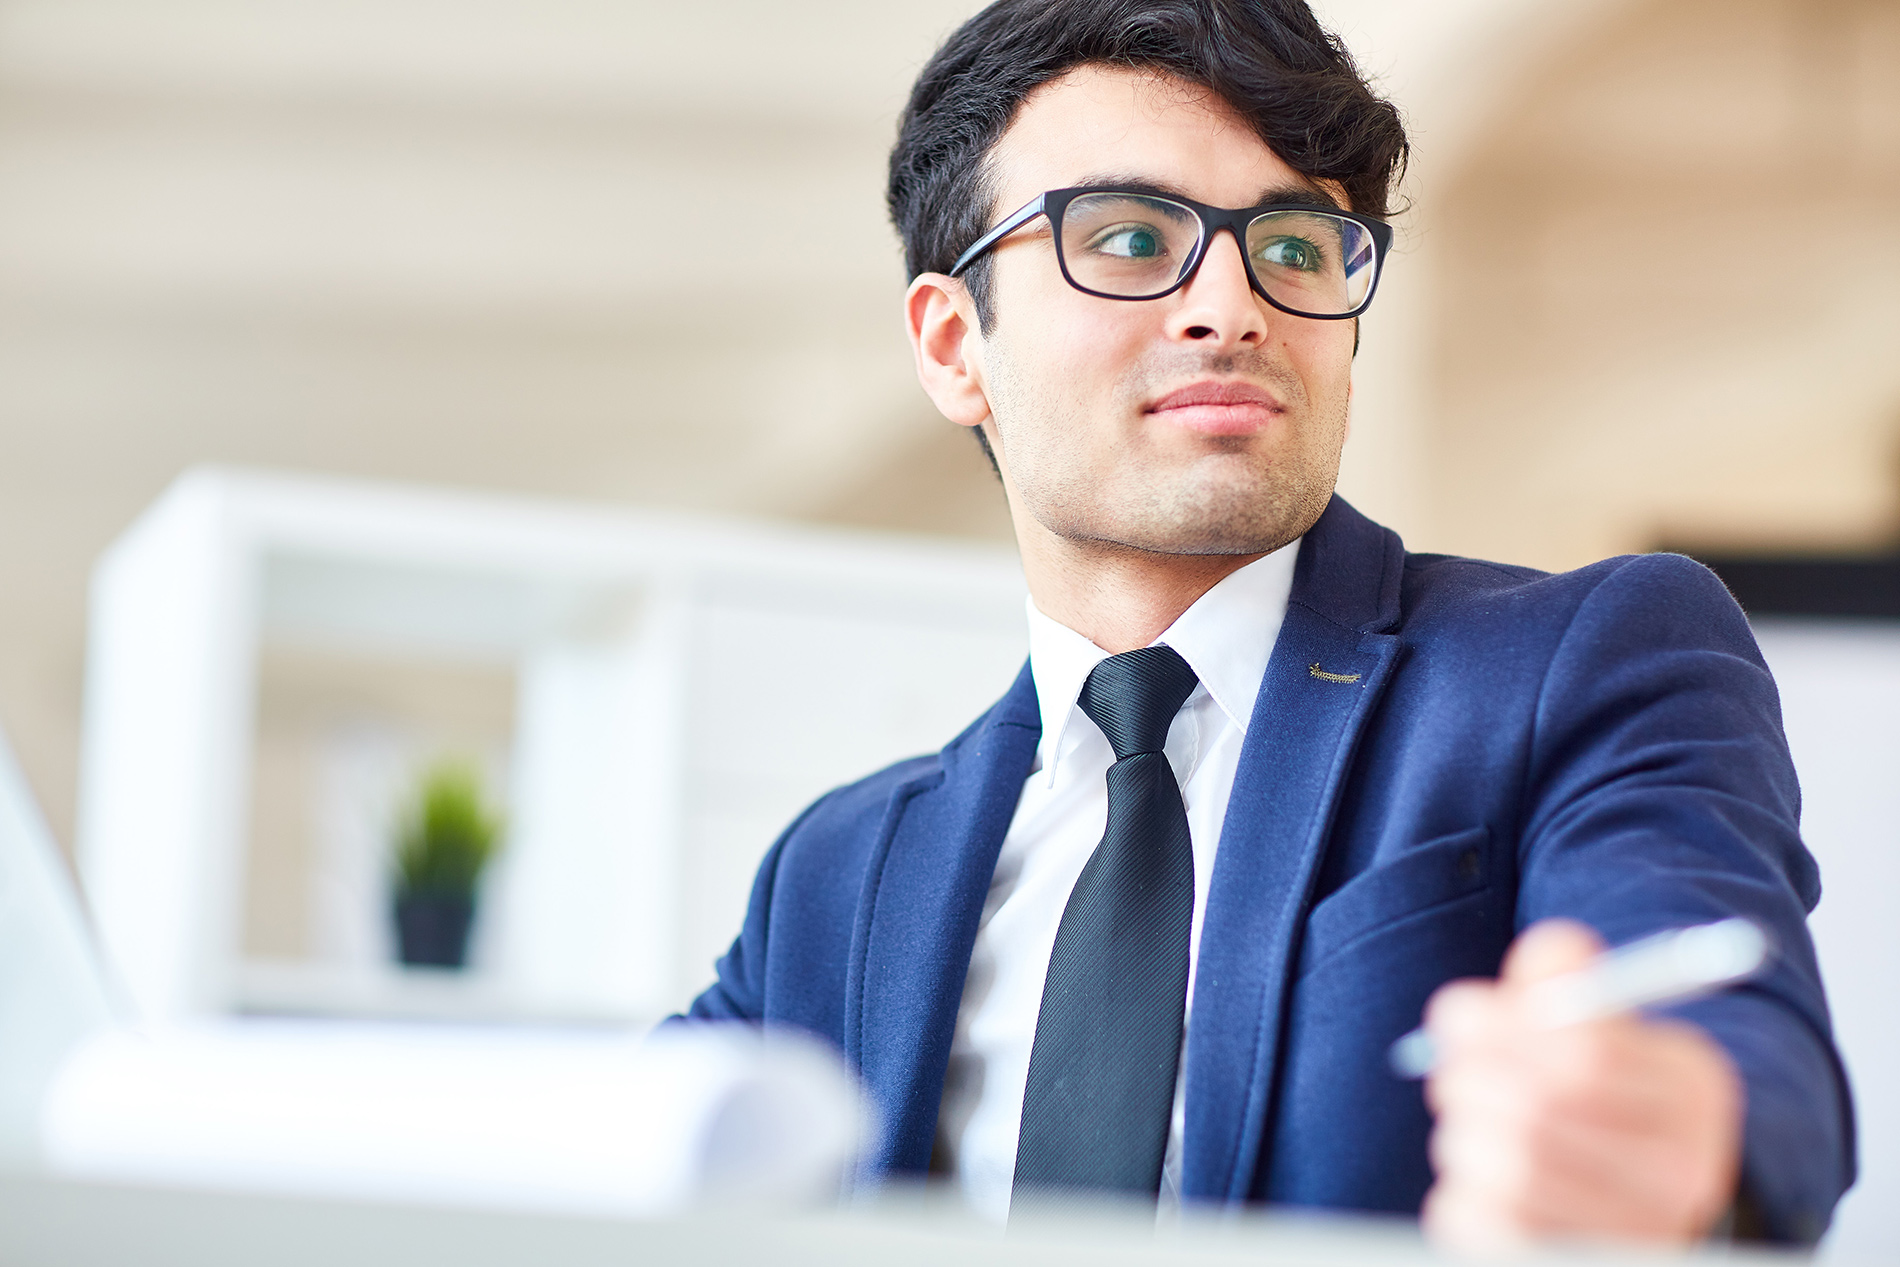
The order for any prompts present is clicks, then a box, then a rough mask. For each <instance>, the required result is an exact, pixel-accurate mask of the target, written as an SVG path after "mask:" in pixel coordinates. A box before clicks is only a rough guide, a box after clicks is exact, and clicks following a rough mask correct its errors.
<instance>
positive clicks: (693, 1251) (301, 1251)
mask: <svg viewBox="0 0 1900 1267" xmlns="http://www.w3.org/2000/svg"><path fill="white" fill-rule="evenodd" d="M945 1196H947V1194H941V1195H940V1194H930V1193H922V1194H908V1195H907V1196H906V1197H904V1198H902V1199H899V1200H893V1201H883V1202H879V1203H877V1204H875V1205H872V1206H868V1207H866V1206H858V1207H854V1208H853V1209H851V1210H850V1211H848V1212H835V1211H828V1212H823V1213H805V1214H779V1215H773V1216H766V1217H743V1218H742V1217H733V1216H732V1215H731V1214H730V1213H728V1212H726V1211H709V1212H703V1213H694V1214H689V1215H685V1216H681V1217H676V1218H664V1219H645V1220H633V1219H623V1218H576V1217H557V1216H549V1215H539V1214H537V1215H529V1214H522V1213H516V1212H500V1211H476V1210H441V1209H435V1210H431V1209H422V1208H417V1207H414V1206H399V1205H389V1204H368V1203H353V1202H340V1201H329V1200H323V1201H318V1200H309V1199H289V1198H283V1197H267V1196H249V1197H244V1198H237V1197H233V1196H229V1195H224V1194H214V1193H205V1192H179V1191H172V1192H165V1191H155V1190H152V1189H147V1188H131V1187H121V1186H117V1185H110V1186H108V1185H97V1184H85V1183H71V1182H46V1181H21V1180H17V1179H6V1178H0V1227H4V1228H5V1233H4V1242H5V1245H6V1251H7V1253H6V1259H7V1263H8V1267H120V1265H121V1264H125V1263H136V1264H138V1265H139V1267H256V1265H257V1264H263V1263H268V1264H270V1265H271V1267H336V1265H337V1264H349V1267H436V1265H438V1264H440V1265H441V1267H513V1265H516V1264H519V1265H521V1267H542V1265H543V1264H559V1265H560V1267H628V1265H630V1264H640V1267H659V1265H661V1264H674V1263H680V1264H692V1265H693V1267H699V1265H700V1264H707V1263H717V1264H727V1263H731V1264H739V1265H741V1267H755V1265H759V1264H774V1265H777V1264H785V1265H786V1267H821V1265H822V1267H858V1265H859V1264H862V1265H864V1267H891V1265H892V1264H902V1265H903V1267H970V1264H973V1263H981V1264H984V1267H1066V1265H1068V1264H1088V1265H1089V1267H1137V1265H1141V1264H1162V1263H1168V1264H1177V1265H1180V1267H1190V1265H1191V1267H1243V1265H1244V1267H1271V1265H1274V1264H1281V1265H1284V1267H1295V1265H1297V1267H1321V1265H1322V1264H1323V1265H1324V1267H1384V1265H1390V1267H1428V1265H1430V1264H1434V1263H1438V1262H1441V1261H1442V1260H1441V1259H1439V1258H1437V1257H1435V1256H1434V1255H1432V1254H1430V1253H1429V1252H1428V1251H1427V1250H1426V1248H1425V1246H1424V1245H1423V1244H1422V1243H1421V1242H1420V1240H1419V1238H1418V1236H1417V1235H1416V1234H1415V1233H1412V1232H1410V1231H1409V1230H1407V1229H1405V1228H1404V1227H1402V1226H1394V1225H1392V1224H1389V1223H1385V1222H1380V1221H1373V1220H1367V1221H1359V1220H1350V1219H1334V1220H1326V1221H1317V1220H1301V1219H1298V1218H1289V1217H1271V1216H1269V1217H1264V1218H1263V1217H1260V1216H1258V1215H1248V1216H1242V1217H1237V1218H1236V1217H1226V1218H1222V1219H1219V1220H1198V1219H1193V1218H1190V1219H1187V1220H1184V1221H1183V1222H1182V1223H1181V1224H1179V1225H1177V1226H1171V1227H1165V1228H1157V1227H1156V1226H1155V1222H1154V1211H1153V1210H1148V1211H1147V1212H1146V1213H1145V1217H1144V1216H1143V1215H1141V1214H1137V1213H1133V1212H1129V1211H1126V1210H1118V1209H1114V1208H1112V1207H1111V1208H1105V1209H1103V1210H1102V1211H1100V1212H1099V1213H1096V1214H1094V1215H1093V1216H1091V1217H1087V1218H1081V1217H1072V1218H1069V1219H1066V1220H1054V1221H1050V1222H1048V1223H1046V1224H1037V1225H1035V1226H1033V1227H1027V1228H1025V1229H1024V1230H1023V1231H1021V1232H1014V1233H1011V1234H1010V1235H1009V1236H1008V1237H1004V1236H1001V1235H999V1234H998V1232H997V1231H996V1229H995V1227H994V1226H993V1225H990V1224H988V1223H981V1222H978V1221H976V1220H974V1219H972V1218H970V1217H969V1216H968V1215H967V1214H965V1213H963V1212H962V1211H961V1210H959V1209H958V1208H957V1206H956V1204H955V1203H954V1201H953V1200H946V1199H944V1197H945ZM1756 1257H1757V1256H1754V1255H1751V1256H1750V1258H1751V1259H1754V1258H1756ZM1759 1260H1760V1261H1763V1262H1779V1261H1782V1260H1781V1258H1780V1257H1778V1256H1770V1255H1760V1256H1759ZM1541 1261H1544V1262H1548V1263H1552V1264H1558V1263H1564V1262H1570V1263H1577V1264H1586V1263H1620V1262H1630V1261H1640V1262H1644V1263H1651V1264H1653V1263H1654V1262H1656V1261H1657V1260H1656V1259H1655V1257H1654V1256H1649V1257H1645V1258H1642V1259H1637V1260H1632V1259H1631V1258H1630V1257H1629V1256H1628V1255H1619V1254H1615V1253H1612V1252H1597V1253H1577V1254H1573V1255H1566V1256H1559V1255H1555V1254H1553V1255H1549V1256H1548V1257H1547V1258H1544V1259H1542V1260H1541Z"/></svg>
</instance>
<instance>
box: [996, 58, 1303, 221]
mask: <svg viewBox="0 0 1900 1267" xmlns="http://www.w3.org/2000/svg"><path fill="white" fill-rule="evenodd" d="M990 172H991V179H992V180H993V181H994V182H995V190H996V200H997V210H998V211H1008V210H1012V209H1014V208H1015V207H1017V206H1020V205H1021V204H1023V203H1025V202H1027V201H1029V200H1030V199H1031V198H1034V197H1035V196H1036V195H1037V194H1039V193H1042V192H1043V191H1044V190H1046V189H1063V188H1067V187H1069V186H1073V185H1080V184H1087V183H1090V182H1092V181H1095V180H1099V179H1101V178H1102V176H1103V175H1104V173H1108V172H1113V173H1115V175H1116V177H1117V178H1118V179H1121V178H1126V179H1140V180H1141V181H1143V182H1146V183H1151V184H1155V185H1159V186H1162V187H1167V188H1174V189H1179V190H1180V191H1182V192H1183V193H1185V194H1187V195H1189V196H1190V197H1193V198H1196V199H1198V200H1199V201H1202V202H1207V203H1212V204H1214V205H1216V206H1223V207H1246V206H1252V205H1253V204H1254V203H1256V202H1258V201H1259V200H1260V197H1261V194H1262V192H1263V191H1267V190H1281V189H1286V188H1289V187H1295V186H1304V187H1307V188H1313V187H1314V182H1313V181H1311V180H1308V179H1307V178H1306V177H1304V176H1302V175H1300V174H1299V173H1298V172H1296V171H1294V170H1293V169H1292V168H1291V167H1289V166H1288V165H1287V164H1286V163H1285V162H1284V161H1283V160H1282V159H1281V158H1280V157H1279V155H1277V154H1275V153H1274V152H1273V151H1272V150H1271V149H1269V148H1268V147H1267V144H1266V142H1265V141H1262V140H1261V139H1260V137H1259V136H1258V135H1256V134H1255V132H1254V131H1253V129H1252V128H1251V127H1249V126H1248V125H1247V121H1246V120H1245V119H1243V118H1241V117H1240V115H1239V114H1237V113H1236V112H1235V111H1234V108H1233V107H1232V106H1230V105H1228V104H1227V102H1226V101H1224V100H1222V99H1221V98H1220V97H1219V96H1218V95H1216V94H1215V93H1213V92H1210V91H1209V90H1207V89H1205V88H1203V87H1201V86H1199V85H1197V84H1192V83H1189V82H1187V81H1186V80H1182V79H1176V78H1174V77H1173V76H1171V75H1164V74H1160V73H1157V72H1154V71H1144V70H1133V69H1129V68H1126V67H1112V66H1101V65H1089V66H1081V67H1078V68H1076V69H1075V70H1072V71H1070V72H1068V73H1067V74H1065V75H1062V76H1060V77H1058V78H1056V79H1052V80H1050V81H1049V82H1048V83H1046V84H1043V85H1041V86H1040V87H1038V88H1037V89H1036V90H1035V91H1034V92H1032V93H1030V94H1029V96H1028V97H1026V98H1025V99H1024V100H1023V103H1022V105H1021V106H1020V107H1019V108H1018V109H1017V111H1016V117H1015V118H1014V119H1012V120H1011V121H1010V125H1009V127H1008V129H1007V130H1006V131H1004V133H1003V135H1002V137H1001V139H999V140H998V141H997V143H996V146H995V148H994V149H993V150H992V151H991V153H990Z"/></svg>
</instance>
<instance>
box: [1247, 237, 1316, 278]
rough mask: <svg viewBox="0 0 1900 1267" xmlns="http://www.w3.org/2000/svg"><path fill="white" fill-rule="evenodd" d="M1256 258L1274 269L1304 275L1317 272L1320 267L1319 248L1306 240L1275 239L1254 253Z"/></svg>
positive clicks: (1261, 245) (1262, 245) (1265, 243)
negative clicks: (1293, 271) (1297, 272)
mask: <svg viewBox="0 0 1900 1267" xmlns="http://www.w3.org/2000/svg"><path fill="white" fill-rule="evenodd" d="M1254 258H1255V259H1257V260H1259V261H1260V262H1261V263H1262V264H1268V265H1271V266H1272V267H1274V268H1291V269H1297V270H1299V271H1300V272H1303V273H1311V272H1316V271H1318V269H1319V266H1320V250H1319V247H1317V246H1315V245H1314V244H1313V243H1311V242H1308V241H1307V240H1306V239H1304V238H1274V239H1273V240H1272V241H1270V242H1263V243H1261V244H1260V247H1259V249H1258V250H1256V251H1255V252H1254Z"/></svg>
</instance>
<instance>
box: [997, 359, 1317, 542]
mask: <svg viewBox="0 0 1900 1267" xmlns="http://www.w3.org/2000/svg"><path fill="white" fill-rule="evenodd" d="M997 371H1000V372H997ZM1199 374H1211V375H1219V376H1229V375H1236V374H1238V375H1241V376H1244V377H1246V378H1248V379H1250V380H1252V381H1255V382H1262V383H1267V384H1270V385H1271V386H1272V387H1273V388H1274V389H1275V391H1276V392H1277V393H1278V395H1279V397H1280V399H1281V400H1282V401H1283V402H1284V403H1285V406H1286V412H1285V414H1283V415H1282V416H1281V417H1280V418H1279V419H1276V420H1275V422H1274V423H1273V425H1272V426H1271V427H1270V428H1269V429H1268V431H1267V432H1264V433H1262V434H1259V435H1254V436H1214V437H1207V438H1205V439H1203V440H1202V441H1201V442H1200V443H1201V445H1202V446H1203V451H1202V453H1201V454H1200V455H1199V456H1198V457H1195V458H1192V459H1189V460H1187V461H1185V462H1184V461H1183V459H1182V457H1181V455H1180V453H1179V452H1178V451H1176V452H1168V451H1165V450H1164V449H1162V448H1160V447H1159V446H1155V445H1152V444H1148V443H1145V442H1144V440H1145V437H1144V436H1143V435H1142V434H1141V430H1140V429H1137V430H1136V432H1135V433H1134V434H1133V435H1132V436H1128V437H1124V442H1123V443H1122V444H1121V445H1120V446H1119V447H1118V448H1117V449H1116V450H1114V451H1109V452H1106V453H1104V452H1102V451H1101V450H1093V451H1091V452H1089V453H1086V454H1082V455H1080V456H1082V457H1084V458H1089V457H1096V458H1099V461H1098V462H1097V463H1095V464H1091V463H1090V462H1089V461H1082V460H1075V458H1076V457H1077V453H1076V450H1075V449H1074V448H1072V447H1071V448H1067V449H1066V451H1065V446H1064V445H1063V444H1062V442H1061V440H1062V437H1063V436H1091V437H1093V436H1094V434H1095V432H1096V430H1097V429H1099V427H1100V425H1101V423H1100V420H1099V419H1096V418H1090V417H1087V416H1085V415H1086V413H1087V412H1089V410H1088V408H1087V406H1085V405H1084V404H1083V403H1082V402H1081V401H1079V400H1077V399H1075V398H1074V397H1071V396H1068V395H1066V394H1065V393H1063V392H1062V391H1061V390H1060V389H1059V388H1057V389H1056V390H1049V389H1047V388H1044V389H1043V390H1040V391H1039V390H1037V386H1036V385H1035V384H1033V383H1032V382H1031V381H1030V380H1029V379H1028V378H1027V377H1026V376H1024V375H1022V374H1019V373H1015V372H1013V370H1012V367H1010V366H1009V364H1008V362H1007V360H1006V359H1005V361H1004V363H1003V364H1001V365H997V364H994V363H993V364H992V377H991V387H992V394H991V408H992V411H993V413H994V416H995V419H996V424H995V425H996V435H997V443H998V446H999V448H1000V449H1001V451H1002V456H1003V460H1004V462H1005V463H1006V464H1007V465H1008V467H1009V469H1010V471H1011V474H1012V476H1013V480H1012V483H1013V484H1014V486H1015V490H1016V494H1017V496H1018V498H1019V499H1020V500H1021V502H1022V506H1023V509H1024V510H1026V511H1027V512H1028V513H1029V514H1030V515H1031V516H1032V517H1033V518H1034V519H1035V520H1036V522H1037V523H1038V524H1040V525H1041V526H1042V527H1043V528H1044V529H1046V530H1047V531H1049V532H1050V533H1053V534H1054V535H1055V536H1057V537H1060V538H1062V539H1064V540H1066V541H1068V542H1071V543H1073V544H1075V545H1078V546H1086V547H1092V548H1095V549H1100V550H1108V551H1124V550H1126V551H1138V552H1141V553H1145V554H1160V555H1252V554H1267V553H1270V552H1272V551H1274V550H1277V549H1279V548H1280V547H1281V546H1283V545H1286V544H1287V543H1288V542H1291V541H1293V540H1294V539H1295V538H1297V537H1299V536H1301V535H1302V534H1303V533H1305V532H1306V530H1307V529H1308V528H1311V527H1312V526H1313V524H1314V522H1315V521H1316V520H1318V518H1319V516H1320V513H1321V512H1322V511H1324V510H1325V509H1326V504H1327V502H1328V501H1329V500H1331V498H1332V494H1333V487H1334V485H1335V484H1336V483H1337V481H1338V477H1339V454H1340V447H1341V444H1342V443H1343V441H1344V438H1345V427H1346V400H1345V397H1344V395H1343V393H1342V394H1341V396H1340V398H1339V399H1338V401H1337V402H1333V401H1322V402H1318V403H1317V404H1316V403H1315V402H1314V401H1312V400H1311V399H1309V397H1308V393H1307V391H1306V387H1305V384H1304V383H1303V382H1301V380H1300V379H1299V377H1298V376H1297V375H1296V374H1294V373H1293V371H1292V370H1291V369H1289V368H1288V367H1286V366H1285V365H1281V364H1277V363H1275V362H1274V361H1273V360H1272V358H1271V357H1270V356H1268V355H1266V354H1264V353H1258V352H1251V351H1248V352H1239V353H1233V354H1226V355H1219V356H1206V355H1203V356H1199V357H1195V358H1191V359H1187V360H1185V361H1180V360H1177V361H1175V362H1173V363H1170V364H1168V365H1166V366H1161V365H1156V366H1147V367H1143V369H1142V370H1141V371H1140V372H1138V373H1136V374H1133V375H1131V376H1130V378H1129V380H1128V381H1127V382H1125V383H1124V384H1123V385H1122V387H1121V388H1120V389H1119V390H1118V391H1117V393H1116V400H1115V403H1114V405H1113V406H1112V408H1113V409H1114V410H1115V416H1117V417H1124V418H1125V417H1130V416H1136V414H1137V411H1138V409H1139V402H1141V401H1144V400H1148V399H1152V398H1153V395H1154V385H1155V384H1158V383H1165V382H1180V381H1182V380H1183V379H1184V378H1188V377H1193V376H1196V375H1199ZM1270 440H1271V441H1272V442H1273V443H1271V444H1269V443H1268V441H1270Z"/></svg>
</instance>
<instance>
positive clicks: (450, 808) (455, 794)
mask: <svg viewBox="0 0 1900 1267" xmlns="http://www.w3.org/2000/svg"><path fill="white" fill-rule="evenodd" d="M500 835H501V816H500V815H499V814H497V813H495V812H494V811H493V810H491V809H490V808H489V807H488V805H487V804H486V802H485V801H484V799H483V796H482V780H481V775H480V774H479V773H477V772H476V770H475V767H474V766H472V765H470V764H468V763H467V762H462V761H444V762H440V763H438V764H436V765H434V766H432V767H430V768H429V769H428V770H427V771H426V772H424V774H423V776H422V781H421V785H420V787H419V788H418V789H417V795H416V799H415V801H414V802H413V803H412V804H411V805H410V807H409V808H408V809H407V810H406V811H405V812H404V814H403V817H402V820H401V824H400V827H399V829H398V834H397V839H396V851H395V863H396V876H395V918H396V941H397V945H398V947H399V950H400V952H401V957H402V962H404V963H405V964H415V965H426V966H429V967H436V968H460V967H462V966H464V964H466V963H467V960H468V930H469V925H470V924H471V923H472V922H473V921H474V918H475V894H476V888H477V886H478V884H479V883H480V881H481V876H482V869H483V868H484V867H486V866H487V865H488V860H489V859H490V858H491V857H493V855H494V852H495V845H496V841H497V840H498V838H499V837H500Z"/></svg>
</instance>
